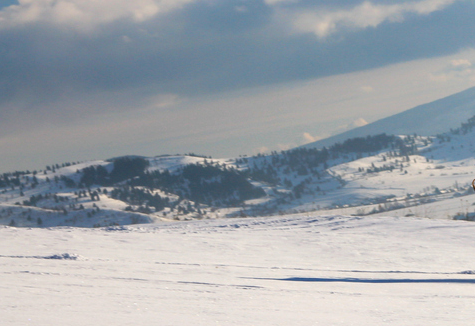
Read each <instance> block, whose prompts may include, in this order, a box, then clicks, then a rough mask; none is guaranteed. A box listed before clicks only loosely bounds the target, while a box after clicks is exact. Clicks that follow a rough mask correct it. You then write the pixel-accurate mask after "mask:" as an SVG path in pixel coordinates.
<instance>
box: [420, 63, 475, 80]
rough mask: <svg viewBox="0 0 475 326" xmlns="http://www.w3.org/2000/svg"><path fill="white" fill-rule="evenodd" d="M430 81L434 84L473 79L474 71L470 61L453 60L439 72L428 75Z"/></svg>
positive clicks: (474, 77)
mask: <svg viewBox="0 0 475 326" xmlns="http://www.w3.org/2000/svg"><path fill="white" fill-rule="evenodd" d="M429 78H430V80H432V81H436V82H448V81H449V80H454V79H460V80H470V81H473V80H474V79H475V69H473V68H472V61H470V60H468V59H453V60H450V61H449V62H448V64H447V65H446V66H445V67H444V68H443V69H441V70H439V71H437V72H435V73H432V74H430V75H429Z"/></svg>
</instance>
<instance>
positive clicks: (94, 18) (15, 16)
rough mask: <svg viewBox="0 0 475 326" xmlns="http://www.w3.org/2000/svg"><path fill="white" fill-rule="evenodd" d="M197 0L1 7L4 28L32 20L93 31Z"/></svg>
mask: <svg viewBox="0 0 475 326" xmlns="http://www.w3.org/2000/svg"><path fill="white" fill-rule="evenodd" d="M192 1H194V0H134V1H129V0H101V1H96V0H19V4H18V5H11V6H9V7H6V8H3V10H1V11H0V28H6V27H13V26H18V25H25V24H31V23H38V22H40V23H49V24H54V25H61V26H68V27H71V28H74V29H76V30H79V31H91V30H93V29H94V28H96V27H97V26H98V25H101V24H106V23H112V22H114V21H116V20H119V19H129V20H132V21H135V22H143V21H146V20H149V19H151V18H153V17H155V16H156V15H158V14H160V13H166V12H169V11H172V10H174V9H178V8H181V7H182V6H183V5H185V4H187V3H190V2H192Z"/></svg>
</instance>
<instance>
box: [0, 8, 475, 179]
mask: <svg viewBox="0 0 475 326" xmlns="http://www.w3.org/2000/svg"><path fill="white" fill-rule="evenodd" d="M474 16H475V2H474V1H468V0H408V1H401V0H399V1H393V0H373V1H361V0H334V1H320V0H315V1H310V0H252V1H251V0H136V1H129V0H101V1H96V0H19V1H13V0H0V87H1V88H0V153H1V155H0V172H8V171H15V170H27V169H29V170H33V169H43V168H44V167H45V166H46V165H50V164H54V163H62V162H77V161H85V160H92V159H107V158H111V157H115V156H121V155H145V156H155V155H164V154H185V153H195V154H202V155H210V156H213V157H237V156H239V155H253V154H257V153H259V152H268V151H272V150H278V151H280V150H285V149H289V148H292V147H295V146H300V145H302V144H305V143H308V142H312V141H315V140H318V139H322V138H325V137H328V136H330V135H333V134H336V133H339V132H342V131H345V130H347V129H348V128H352V127H356V126H361V125H364V124H365V123H370V122H373V121H376V120H378V119H381V118H384V117H387V116H390V115H393V114H395V113H399V112H402V111H404V110H407V109H410V108H412V107H414V106H416V105H419V104H423V103H426V102H430V101H433V100H436V99H438V98H441V97H444V96H448V95H451V94H454V93H456V92H459V91H462V90H464V89H467V88H469V87H472V86H475V68H474V66H473V65H474V64H475V33H473V31H474V30H475V20H474V19H473V17H474Z"/></svg>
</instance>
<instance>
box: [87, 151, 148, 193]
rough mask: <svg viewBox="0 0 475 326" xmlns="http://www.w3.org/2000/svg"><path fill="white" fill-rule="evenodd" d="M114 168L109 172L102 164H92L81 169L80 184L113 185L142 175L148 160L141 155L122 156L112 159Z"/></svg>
mask: <svg viewBox="0 0 475 326" xmlns="http://www.w3.org/2000/svg"><path fill="white" fill-rule="evenodd" d="M112 162H113V164H114V168H113V169H112V171H111V172H110V173H109V172H108V171H107V169H106V168H105V167H104V166H102V165H96V166H90V167H87V168H84V169H82V170H81V172H82V176H81V179H80V181H79V182H80V185H81V186H83V187H90V186H92V185H93V184H96V185H100V186H112V185H114V184H116V183H119V182H123V181H125V180H128V179H130V178H134V177H137V176H142V175H144V173H145V169H146V168H147V167H148V165H149V162H148V160H146V159H144V158H141V157H120V158H117V159H114V160H112Z"/></svg>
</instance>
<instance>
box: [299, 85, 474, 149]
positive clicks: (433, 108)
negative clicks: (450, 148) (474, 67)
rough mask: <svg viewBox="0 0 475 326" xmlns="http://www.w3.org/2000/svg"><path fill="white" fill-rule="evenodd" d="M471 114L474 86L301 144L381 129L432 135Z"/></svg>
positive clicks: (315, 144)
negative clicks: (342, 131)
mask: <svg viewBox="0 0 475 326" xmlns="http://www.w3.org/2000/svg"><path fill="white" fill-rule="evenodd" d="M473 115H475V87H473V88H469V89H467V90H465V91H463V92H460V93H457V94H453V95H450V96H448V97H445V98H442V99H439V100H437V101H434V102H430V103H427V104H423V105H419V106H417V107H415V108H412V109H409V110H407V111H404V112H401V113H398V114H395V115H393V116H390V117H387V118H384V119H381V120H378V121H375V122H372V123H370V124H367V125H365V126H362V127H359V128H355V129H352V130H349V131H346V132H344V133H341V134H338V135H335V136H332V137H329V138H325V139H322V140H319V141H316V142H313V143H309V144H306V145H304V146H302V147H305V148H313V147H317V148H322V147H324V146H327V147H328V146H330V145H333V144H334V143H337V142H342V141H345V140H346V139H348V138H354V137H365V136H367V135H377V134H381V133H387V134H393V135H411V134H414V133H416V134H418V135H423V136H434V135H436V134H439V133H443V132H447V131H448V130H449V129H450V128H457V127H459V125H460V123H462V122H464V121H466V120H467V119H468V118H470V117H472V116H473Z"/></svg>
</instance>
